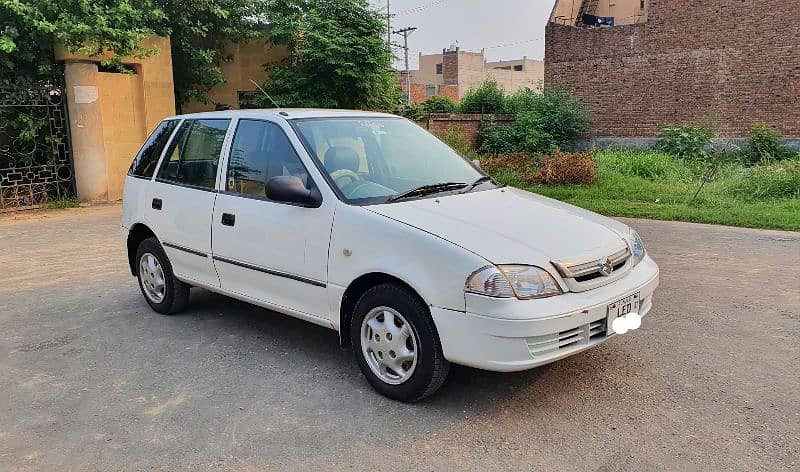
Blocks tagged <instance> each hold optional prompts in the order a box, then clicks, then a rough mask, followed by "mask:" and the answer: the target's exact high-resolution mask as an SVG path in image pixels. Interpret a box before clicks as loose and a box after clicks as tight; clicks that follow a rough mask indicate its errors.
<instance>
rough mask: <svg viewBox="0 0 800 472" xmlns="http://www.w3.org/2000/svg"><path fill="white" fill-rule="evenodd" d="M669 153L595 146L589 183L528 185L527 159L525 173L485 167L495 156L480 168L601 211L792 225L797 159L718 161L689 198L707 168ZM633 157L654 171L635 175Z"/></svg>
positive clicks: (797, 204)
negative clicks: (594, 176) (710, 175)
mask: <svg viewBox="0 0 800 472" xmlns="http://www.w3.org/2000/svg"><path fill="white" fill-rule="evenodd" d="M637 155H639V156H641V157H638V156H637ZM669 157H671V159H672V163H671V164H670V163H669V162H670V161H668V160H666V158H665V157H664V156H663V154H661V153H656V152H654V151H647V152H640V151H619V150H604V151H595V152H594V159H595V161H597V164H598V167H597V170H596V174H597V181H596V182H595V183H594V184H592V185H532V184H530V183H527V179H526V175H528V174H530V173H531V172H533V171H534V170H535V166H536V164H535V162H534V161H532V160H531V161H530V164H528V166H529V167H530V168H531V170H527V169H524V168H523V169H521V168H517V167H513V166H509V165H507V162H504V163H503V164H504V165H503V166H502V167H492V166H491V165H489V163H490V161H494V160H499V159H500V158H492V157H484V158H483V159H482V160H483V162H485V164H484V166H483V167H484V169H486V170H487V171H488V172H489V173H490V174H491V175H492V176H493V177H495V178H496V179H497V180H498V181H500V182H503V183H506V184H509V185H514V186H517V187H522V188H527V189H528V190H530V191H532V192H536V193H540V194H542V195H546V196H548V197H552V198H556V199H558V200H562V201H565V202H568V203H572V204H574V205H578V206H580V207H583V208H587V209H589V210H592V211H597V212H600V213H603V214H606V215H612V216H628V217H635V218H654V219H663V220H679V221H693V222H697V223H714V224H725V225H732V226H745V227H752V228H774V229H785V230H794V231H798V230H800V195H799V194H798V193H797V192H798V188H800V184H799V183H798V181H800V177H798V173H799V171H800V161H799V160H797V159H793V160H788V161H781V162H780V163H776V164H772V165H769V166H759V167H755V168H752V169H748V168H746V167H744V166H743V165H742V164H741V163H736V162H730V163H725V164H724V165H722V167H721V168H720V171H719V172H718V174H717V177H716V178H715V179H714V180H713V181H712V182H709V183H707V184H706V186H705V188H704V189H703V191H702V192H701V193H700V195H699V197H698V198H697V199H696V200H694V201H691V199H692V195H693V194H694V193H695V191H696V190H697V188H698V178H699V177H700V176H701V175H703V173H704V172H705V169H707V166H703V165H697V164H698V163H694V162H692V161H687V160H682V159H677V158H674V157H672V156H669ZM637 161H642V162H643V163H646V162H649V163H655V164H654V165H656V166H659V167H661V170H660V171H659V172H658V173H657V175H655V174H654V175H653V176H652V177H643V176H640V175H638V174H646V173H647V172H645V171H642V170H639V169H641V168H643V167H645V166H646V164H641V165H640V164H638V163H637ZM662 161H663V162H662ZM665 162H666V163H667V164H665ZM629 165H630V167H629ZM631 167H632V168H631ZM671 167H674V168H672V169H670V168H671ZM754 177H755V178H754Z"/></svg>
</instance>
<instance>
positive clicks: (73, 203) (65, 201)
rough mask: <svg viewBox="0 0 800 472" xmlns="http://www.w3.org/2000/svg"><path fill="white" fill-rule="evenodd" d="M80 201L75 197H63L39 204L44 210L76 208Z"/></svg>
mask: <svg viewBox="0 0 800 472" xmlns="http://www.w3.org/2000/svg"><path fill="white" fill-rule="evenodd" d="M79 206H81V201H80V200H79V199H78V198H77V197H63V198H58V199H55V200H51V201H49V202H47V203H45V204H43V205H42V206H41V208H42V209H45V210H63V209H65V208H78V207H79Z"/></svg>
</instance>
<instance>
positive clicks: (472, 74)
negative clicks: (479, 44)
mask: <svg viewBox="0 0 800 472" xmlns="http://www.w3.org/2000/svg"><path fill="white" fill-rule="evenodd" d="M488 78H489V75H488V72H487V69H486V58H485V56H484V55H483V52H470V51H458V98H461V97H463V96H464V94H465V93H467V90H469V89H471V88H475V87H479V86H480V85H481V84H482V83H483V82H485V81H486V79H488Z"/></svg>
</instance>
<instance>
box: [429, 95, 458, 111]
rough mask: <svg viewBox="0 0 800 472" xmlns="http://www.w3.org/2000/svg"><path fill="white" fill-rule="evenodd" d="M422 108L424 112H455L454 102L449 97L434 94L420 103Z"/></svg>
mask: <svg viewBox="0 0 800 472" xmlns="http://www.w3.org/2000/svg"><path fill="white" fill-rule="evenodd" d="M422 109H423V110H425V113H455V112H456V104H455V102H453V101H452V100H450V97H445V96H442V95H434V96H432V97H428V99H427V100H425V101H424V102H423V103H422Z"/></svg>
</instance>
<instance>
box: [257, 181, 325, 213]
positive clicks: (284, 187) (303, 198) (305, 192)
mask: <svg viewBox="0 0 800 472" xmlns="http://www.w3.org/2000/svg"><path fill="white" fill-rule="evenodd" d="M267 198H269V199H270V200H274V201H276V202H283V203H291V204H294V205H298V206H304V207H311V208H319V206H320V205H322V195H320V194H319V190H317V189H312V190H309V189H307V188H306V186H305V184H303V181H302V180H300V179H299V178H298V177H295V176H293V175H281V176H277V177H273V178H271V179H269V181H268V182H267Z"/></svg>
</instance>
